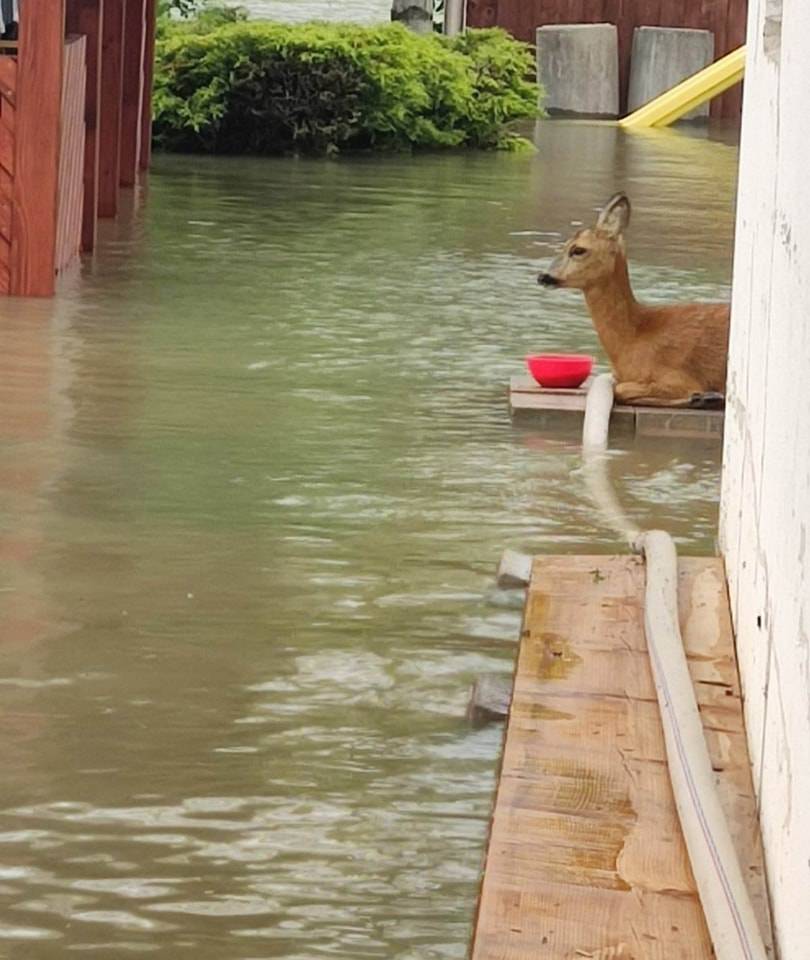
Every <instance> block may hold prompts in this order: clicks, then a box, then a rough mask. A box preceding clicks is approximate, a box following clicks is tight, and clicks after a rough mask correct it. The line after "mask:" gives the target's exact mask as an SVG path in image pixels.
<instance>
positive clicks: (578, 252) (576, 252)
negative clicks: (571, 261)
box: [568, 247, 588, 257]
mask: <svg viewBox="0 0 810 960" xmlns="http://www.w3.org/2000/svg"><path fill="white" fill-rule="evenodd" d="M587 252H588V251H587V250H586V249H585V247H571V249H570V250H569V251H568V256H569V257H584V256H585V254H586V253H587Z"/></svg>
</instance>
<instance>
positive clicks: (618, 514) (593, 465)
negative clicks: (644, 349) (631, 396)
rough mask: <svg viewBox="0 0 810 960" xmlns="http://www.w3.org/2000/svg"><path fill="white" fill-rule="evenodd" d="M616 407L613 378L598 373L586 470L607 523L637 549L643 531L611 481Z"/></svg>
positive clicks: (588, 408) (588, 404)
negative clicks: (611, 432)
mask: <svg viewBox="0 0 810 960" xmlns="http://www.w3.org/2000/svg"><path fill="white" fill-rule="evenodd" d="M612 409H613V377H612V376H611V375H610V374H609V373H603V374H601V375H600V376H598V377H597V378H596V379H595V380H594V381H593V383H591V385H590V387H589V388H588V396H587V397H586V399H585V422H584V424H583V426H582V468H583V469H582V472H583V474H584V477H585V486H586V487H587V488H588V493H589V494H590V496H591V500H593V502H594V503H595V504H596V506H597V507H598V508H599V512H600V513H601V515H602V520H603V522H604V523H605V526H607V527H609V528H610V529H612V530H615V531H617V533H619V534H620V535H621V537H622V538H623V539H624V540H625V541H626V543H627V544H628V546H629V547H630V548H631V549H635V543H636V540H638V537H639V534H640V533H641V530H640V529H639V528H638V527H637V526H636V525H635V524H634V523H633V522H632V521H631V520H630V519H629V517H628V516H627V514H626V513H625V512H624V510H623V509H622V505H621V503H620V502H619V498H618V497H617V496H616V492H615V491H614V489H613V484H612V483H611V482H610V475H609V473H608V466H609V463H610V460H609V457H608V453H607V446H608V431H609V429H610V413H611V410H612Z"/></svg>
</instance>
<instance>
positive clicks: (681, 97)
mask: <svg viewBox="0 0 810 960" xmlns="http://www.w3.org/2000/svg"><path fill="white" fill-rule="evenodd" d="M744 72H745V47H744V46H743V47H738V48H737V49H736V50H732V52H731V53H728V54H726V56H725V57H721V58H720V59H719V60H716V61H715V62H714V63H710V64H709V66H708V67H705V68H704V69H703V70H699V71H698V72H697V73H695V74H693V75H692V76H691V77H687V78H686V80H682V81H681V82H680V83H679V84H677V85H676V86H674V87H672V89H671V90H666V91H665V92H664V93H662V94H660V95H659V96H657V97H656V98H655V99H654V100H650V102H649V103H645V104H644V106H643V107H639V108H638V110H634V111H633V113H631V114H629V115H628V116H626V117H625V118H624V119H623V120H620V121H619V126H620V127H624V128H625V129H627V130H632V129H638V128H640V127H668V126H669V124H671V123H674V122H675V121H676V120H679V119H680V118H681V117H682V116H683V115H684V114H685V113H689V111H690V110H694V109H695V107H699V106H700V105H701V104H702V103H705V102H706V101H707V100H712V99H713V98H714V97H716V96H718V94H721V93H723V91H724V90H728V88H729V87H733V86H734V84H735V83H739V82H740V80H742V78H743V73H744Z"/></svg>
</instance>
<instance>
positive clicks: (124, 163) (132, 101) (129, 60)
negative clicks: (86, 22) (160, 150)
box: [120, 0, 146, 187]
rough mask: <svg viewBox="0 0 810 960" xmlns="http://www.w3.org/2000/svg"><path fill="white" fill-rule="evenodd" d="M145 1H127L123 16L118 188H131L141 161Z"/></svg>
mask: <svg viewBox="0 0 810 960" xmlns="http://www.w3.org/2000/svg"><path fill="white" fill-rule="evenodd" d="M145 33H146V0H127V7H126V14H125V16H124V81H123V83H124V86H123V91H122V96H121V173H120V176H121V186H122V187H133V186H134V185H135V180H136V177H137V173H138V166H139V164H140V159H141V107H142V105H143V45H144V43H143V42H144V36H145Z"/></svg>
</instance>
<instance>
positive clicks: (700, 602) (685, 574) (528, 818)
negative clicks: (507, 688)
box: [471, 556, 771, 960]
mask: <svg viewBox="0 0 810 960" xmlns="http://www.w3.org/2000/svg"><path fill="white" fill-rule="evenodd" d="M643 589H644V567H643V564H642V562H641V561H640V560H638V559H637V558H634V557H607V556H591V557H587V556H586V557H581V556H580V557H575V556H552V557H543V558H538V559H536V560H535V563H534V569H533V573H532V580H531V583H530V585H529V590H528V594H527V602H526V611H525V616H524V624H523V631H522V635H521V642H520V649H519V653H518V659H517V665H516V671H515V682H514V690H513V697H512V705H511V709H510V714H509V721H508V725H507V732H506V739H505V746H504V754H503V762H502V769H501V774H500V781H499V786H498V792H497V798H496V803H495V810H494V814H493V819H492V826H491V833H490V839H489V845H488V852H487V859H486V867H485V872H484V877H483V882H482V888H481V896H480V902H479V909H478V915H477V919H476V926H475V933H474V940H473V947H472V954H471V957H472V960H588V958H592V960H711V958H712V949H711V944H710V941H709V937H708V931H707V929H706V925H705V920H704V917H703V912H702V909H701V906H700V902H699V900H698V897H697V893H696V891H695V885H694V880H693V877H692V874H691V870H690V867H689V862H688V858H687V854H686V849H685V846H684V842H683V837H682V835H681V831H680V826H679V823H678V819H677V813H676V810H675V801H674V798H673V796H672V790H671V786H670V782H669V776H668V773H667V768H666V754H665V750H664V740H663V732H662V730H661V724H660V719H659V714H658V705H657V701H656V697H655V688H654V685H653V679H652V675H651V671H650V665H649V661H648V658H647V653H646V643H645V639H644V630H643V620H642V617H643V613H642V597H643ZM680 607H681V628H682V631H683V634H684V643H685V646H686V649H687V654H688V657H689V665H690V670H691V672H692V678H693V681H694V684H695V692H696V695H697V699H698V703H699V705H700V710H701V715H702V717H703V723H704V729H705V731H706V736H707V742H708V745H709V750H710V753H711V756H712V761H713V763H714V766H715V769H716V770H717V784H718V789H719V791H720V796H721V800H722V803H723V807H724V810H725V812H726V815H727V817H728V818H729V822H730V826H731V830H732V835H733V837H734V840H735V843H736V846H737V851H738V854H739V856H740V860H741V863H742V866H743V871H744V874H745V875H746V877H747V879H748V881H749V886H750V890H751V894H752V897H753V899H754V903H755V908H756V910H757V914H758V917H759V920H760V924H761V927H762V929H763V932H764V935H765V939H766V942H767V943H768V944H770V942H771V936H770V921H769V915H768V906H767V899H766V894H765V885H764V880H763V865H762V852H761V847H760V840H759V831H758V826H757V816H756V805H755V801H754V795H753V787H752V782H751V775H750V767H749V761H748V753H747V748H746V739H745V730H744V726H743V716H742V704H741V700H740V689H739V683H738V679H737V669H736V662H735V658H734V645H733V637H732V630H731V621H730V616H729V609H728V599H727V594H726V587H725V579H724V574H723V568H722V562H721V561H720V560H719V559H715V558H707V559H686V560H682V561H681V573H680Z"/></svg>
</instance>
